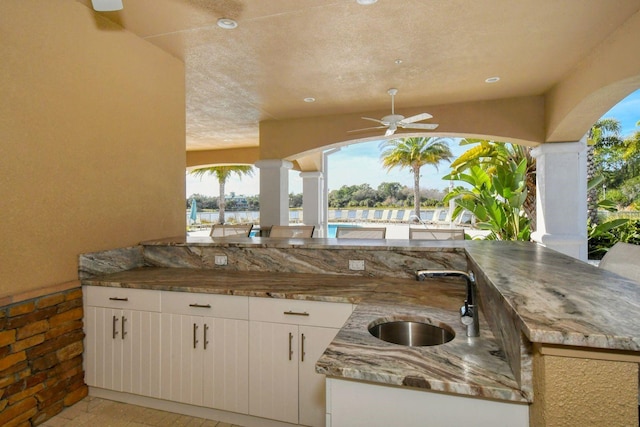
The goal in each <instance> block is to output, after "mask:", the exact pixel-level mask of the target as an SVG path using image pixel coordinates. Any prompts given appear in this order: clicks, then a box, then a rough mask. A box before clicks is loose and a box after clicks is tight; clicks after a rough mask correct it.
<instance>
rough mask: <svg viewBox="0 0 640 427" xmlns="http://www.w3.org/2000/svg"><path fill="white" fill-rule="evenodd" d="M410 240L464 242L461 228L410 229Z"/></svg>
mask: <svg viewBox="0 0 640 427" xmlns="http://www.w3.org/2000/svg"><path fill="white" fill-rule="evenodd" d="M409 240H464V230H463V229H461V228H409Z"/></svg>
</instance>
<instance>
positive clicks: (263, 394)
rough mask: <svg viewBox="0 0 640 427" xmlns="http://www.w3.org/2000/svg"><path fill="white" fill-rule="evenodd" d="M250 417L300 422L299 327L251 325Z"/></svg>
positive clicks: (262, 323)
mask: <svg viewBox="0 0 640 427" xmlns="http://www.w3.org/2000/svg"><path fill="white" fill-rule="evenodd" d="M249 340H250V341H249V342H250V346H249V378H250V380H249V383H250V387H249V414H251V415H255V416H258V417H265V418H271V419H275V420H280V421H286V422H289V423H293V424H297V423H298V327H297V326H296V325H288V324H281V323H269V322H250V323H249Z"/></svg>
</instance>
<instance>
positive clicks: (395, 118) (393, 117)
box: [381, 114, 404, 126]
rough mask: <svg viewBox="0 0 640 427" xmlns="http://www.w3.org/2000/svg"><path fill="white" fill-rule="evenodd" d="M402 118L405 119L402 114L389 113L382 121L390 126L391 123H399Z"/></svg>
mask: <svg viewBox="0 0 640 427" xmlns="http://www.w3.org/2000/svg"><path fill="white" fill-rule="evenodd" d="M402 119H404V116H402V115H400V114H389V115H388V116H384V117H383V118H382V120H381V122H382V124H383V125H385V126H388V125H390V124H391V123H398V122H399V121H400V120H402Z"/></svg>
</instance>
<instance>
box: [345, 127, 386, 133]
mask: <svg viewBox="0 0 640 427" xmlns="http://www.w3.org/2000/svg"><path fill="white" fill-rule="evenodd" d="M384 128H386V126H374V127H372V128H363V129H355V130H348V131H347V133H352V132H363V131H365V130H373V129H384Z"/></svg>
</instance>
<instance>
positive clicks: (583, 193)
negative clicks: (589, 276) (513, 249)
mask: <svg viewBox="0 0 640 427" xmlns="http://www.w3.org/2000/svg"><path fill="white" fill-rule="evenodd" d="M532 155H533V156H534V157H535V158H536V163H537V167H536V169H537V172H536V176H537V201H536V208H537V217H536V218H537V230H536V231H535V232H534V233H533V234H532V236H531V237H532V239H533V240H534V241H536V242H538V243H540V244H542V245H544V246H546V247H548V248H551V249H554V250H557V251H558V252H562V253H564V254H567V255H569V256H572V257H574V258H577V259H580V260H583V261H586V260H587V153H586V143H585V140H584V138H583V139H582V140H581V141H579V142H565V143H546V144H542V145H540V146H539V147H536V148H535V149H533V150H532Z"/></svg>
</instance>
